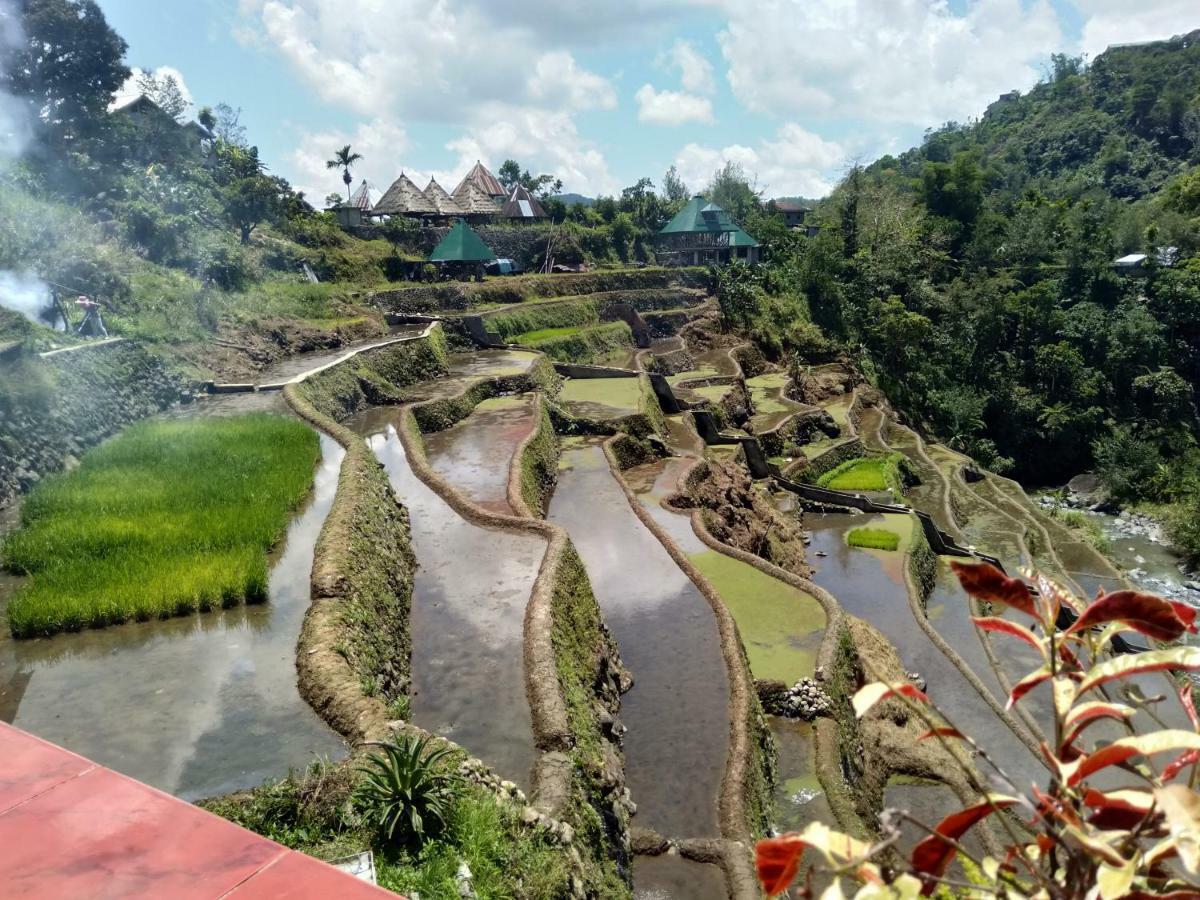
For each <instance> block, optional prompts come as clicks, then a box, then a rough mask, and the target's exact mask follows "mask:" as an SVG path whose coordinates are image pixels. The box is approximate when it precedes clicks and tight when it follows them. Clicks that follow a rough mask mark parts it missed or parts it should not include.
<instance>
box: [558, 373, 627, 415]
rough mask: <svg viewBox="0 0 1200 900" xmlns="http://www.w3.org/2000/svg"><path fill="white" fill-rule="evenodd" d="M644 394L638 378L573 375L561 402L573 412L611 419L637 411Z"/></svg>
mask: <svg viewBox="0 0 1200 900" xmlns="http://www.w3.org/2000/svg"><path fill="white" fill-rule="evenodd" d="M641 396H642V394H641V386H640V381H639V379H637V378H570V379H567V381H566V382H565V383H564V384H563V389H562V391H560V392H559V395H558V401H559V403H561V404H562V405H563V408H564V409H566V411H567V412H569V413H571V415H574V416H579V417H581V418H589V419H599V420H601V421H607V420H610V419H621V418H624V417H625V416H632V415H634V414H635V413H637V412H638V409H639V407H640V404H641Z"/></svg>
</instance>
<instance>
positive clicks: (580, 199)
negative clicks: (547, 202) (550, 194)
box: [554, 194, 596, 206]
mask: <svg viewBox="0 0 1200 900" xmlns="http://www.w3.org/2000/svg"><path fill="white" fill-rule="evenodd" d="M554 199H555V200H561V201H562V202H563V203H565V204H566V205H567V206H595V205H596V198H595V197H585V196H583V194H558V195H556V196H555V197H554Z"/></svg>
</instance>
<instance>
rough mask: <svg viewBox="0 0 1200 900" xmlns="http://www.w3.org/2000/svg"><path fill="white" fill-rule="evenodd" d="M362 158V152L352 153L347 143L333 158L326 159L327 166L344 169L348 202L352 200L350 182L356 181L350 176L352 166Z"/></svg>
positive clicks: (343, 178) (343, 175)
mask: <svg viewBox="0 0 1200 900" xmlns="http://www.w3.org/2000/svg"><path fill="white" fill-rule="evenodd" d="M362 158H363V155H362V154H361V153H351V152H350V145H349V144H347V145H346V146H345V147H343V148H342V149H341V150H339V151H338V152H337V153H335V154H334V155H333V159H329V160H326V161H325V168H327V169H341V170H342V181H344V182H345V183H346V202H349V201H350V183H351V182H352V181H354V179H353V178H352V177H351V176H350V167H351V166H352V165H354V164H355V163H356V162H358V161H359V160H360V159H362Z"/></svg>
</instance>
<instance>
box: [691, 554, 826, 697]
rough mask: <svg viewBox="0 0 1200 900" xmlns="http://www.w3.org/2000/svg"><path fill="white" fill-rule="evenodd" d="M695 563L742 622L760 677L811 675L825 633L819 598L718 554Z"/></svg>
mask: <svg viewBox="0 0 1200 900" xmlns="http://www.w3.org/2000/svg"><path fill="white" fill-rule="evenodd" d="M691 560H692V563H693V564H694V565H695V566H696V568H697V569H699V570H700V574H702V575H703V576H704V577H705V578H706V579H708V581H709V583H711V584H712V586H713V587H714V588H715V589H716V591H717V593H718V594H720V595H721V599H722V600H724V601H725V605H726V606H727V607H728V608H729V612H730V613H731V614H732V615H733V618H734V619H735V620H736V621H737V626H738V630H739V631H740V632H741V635H742V640H743V641H744V642H745V644H746V653H747V655H748V656H749V658H750V669H751V671H752V672H753V674H754V677H755V678H759V679H776V680H779V681H784V682H787V683H788V684H792V683H794V682H795V681H796V680H797V679H799V678H802V677H804V676H806V675H811V674H812V671H813V666H814V665H815V661H816V652H817V647H818V645H819V644H820V641H821V635H822V633H823V632H824V630H825V610H824V609H823V608H822V607H821V604H820V603H818V602H817V600H816V598H814V597H812V596H810V595H809V594H806V593H805V592H804V591H801V590H798V589H797V588H794V587H792V586H791V585H789V584H784V583H783V582H781V581H778V580H777V579H775V578H772V577H771V576H770V575H767V574H766V573H765V572H760V571H759V570H758V569H756V568H754V566H751V565H750V564H748V563H744V562H742V561H741V560H737V559H734V558H732V557H730V556H726V555H725V554H723V553H718V552H717V551H715V550H709V551H707V552H705V553H698V554H695V555H693V556H692V557H691Z"/></svg>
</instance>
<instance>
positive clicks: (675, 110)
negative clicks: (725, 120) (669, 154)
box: [634, 84, 714, 125]
mask: <svg viewBox="0 0 1200 900" xmlns="http://www.w3.org/2000/svg"><path fill="white" fill-rule="evenodd" d="M634 99H635V100H637V105H638V121H639V122H650V123H651V124H654V125H682V124H684V123H685V122H701V123H709V124H711V123H712V122H713V121H714V120H713V111H712V103H711V101H709V99H708V98H707V97H697V96H696V95H695V94H686V93H683V92H681V91H659V90H656V89H655V88H654V87H653V86H652V85H649V84H643V85H642V86H641V87H640V88H638V92H637V93H636V94H635V95H634Z"/></svg>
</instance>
